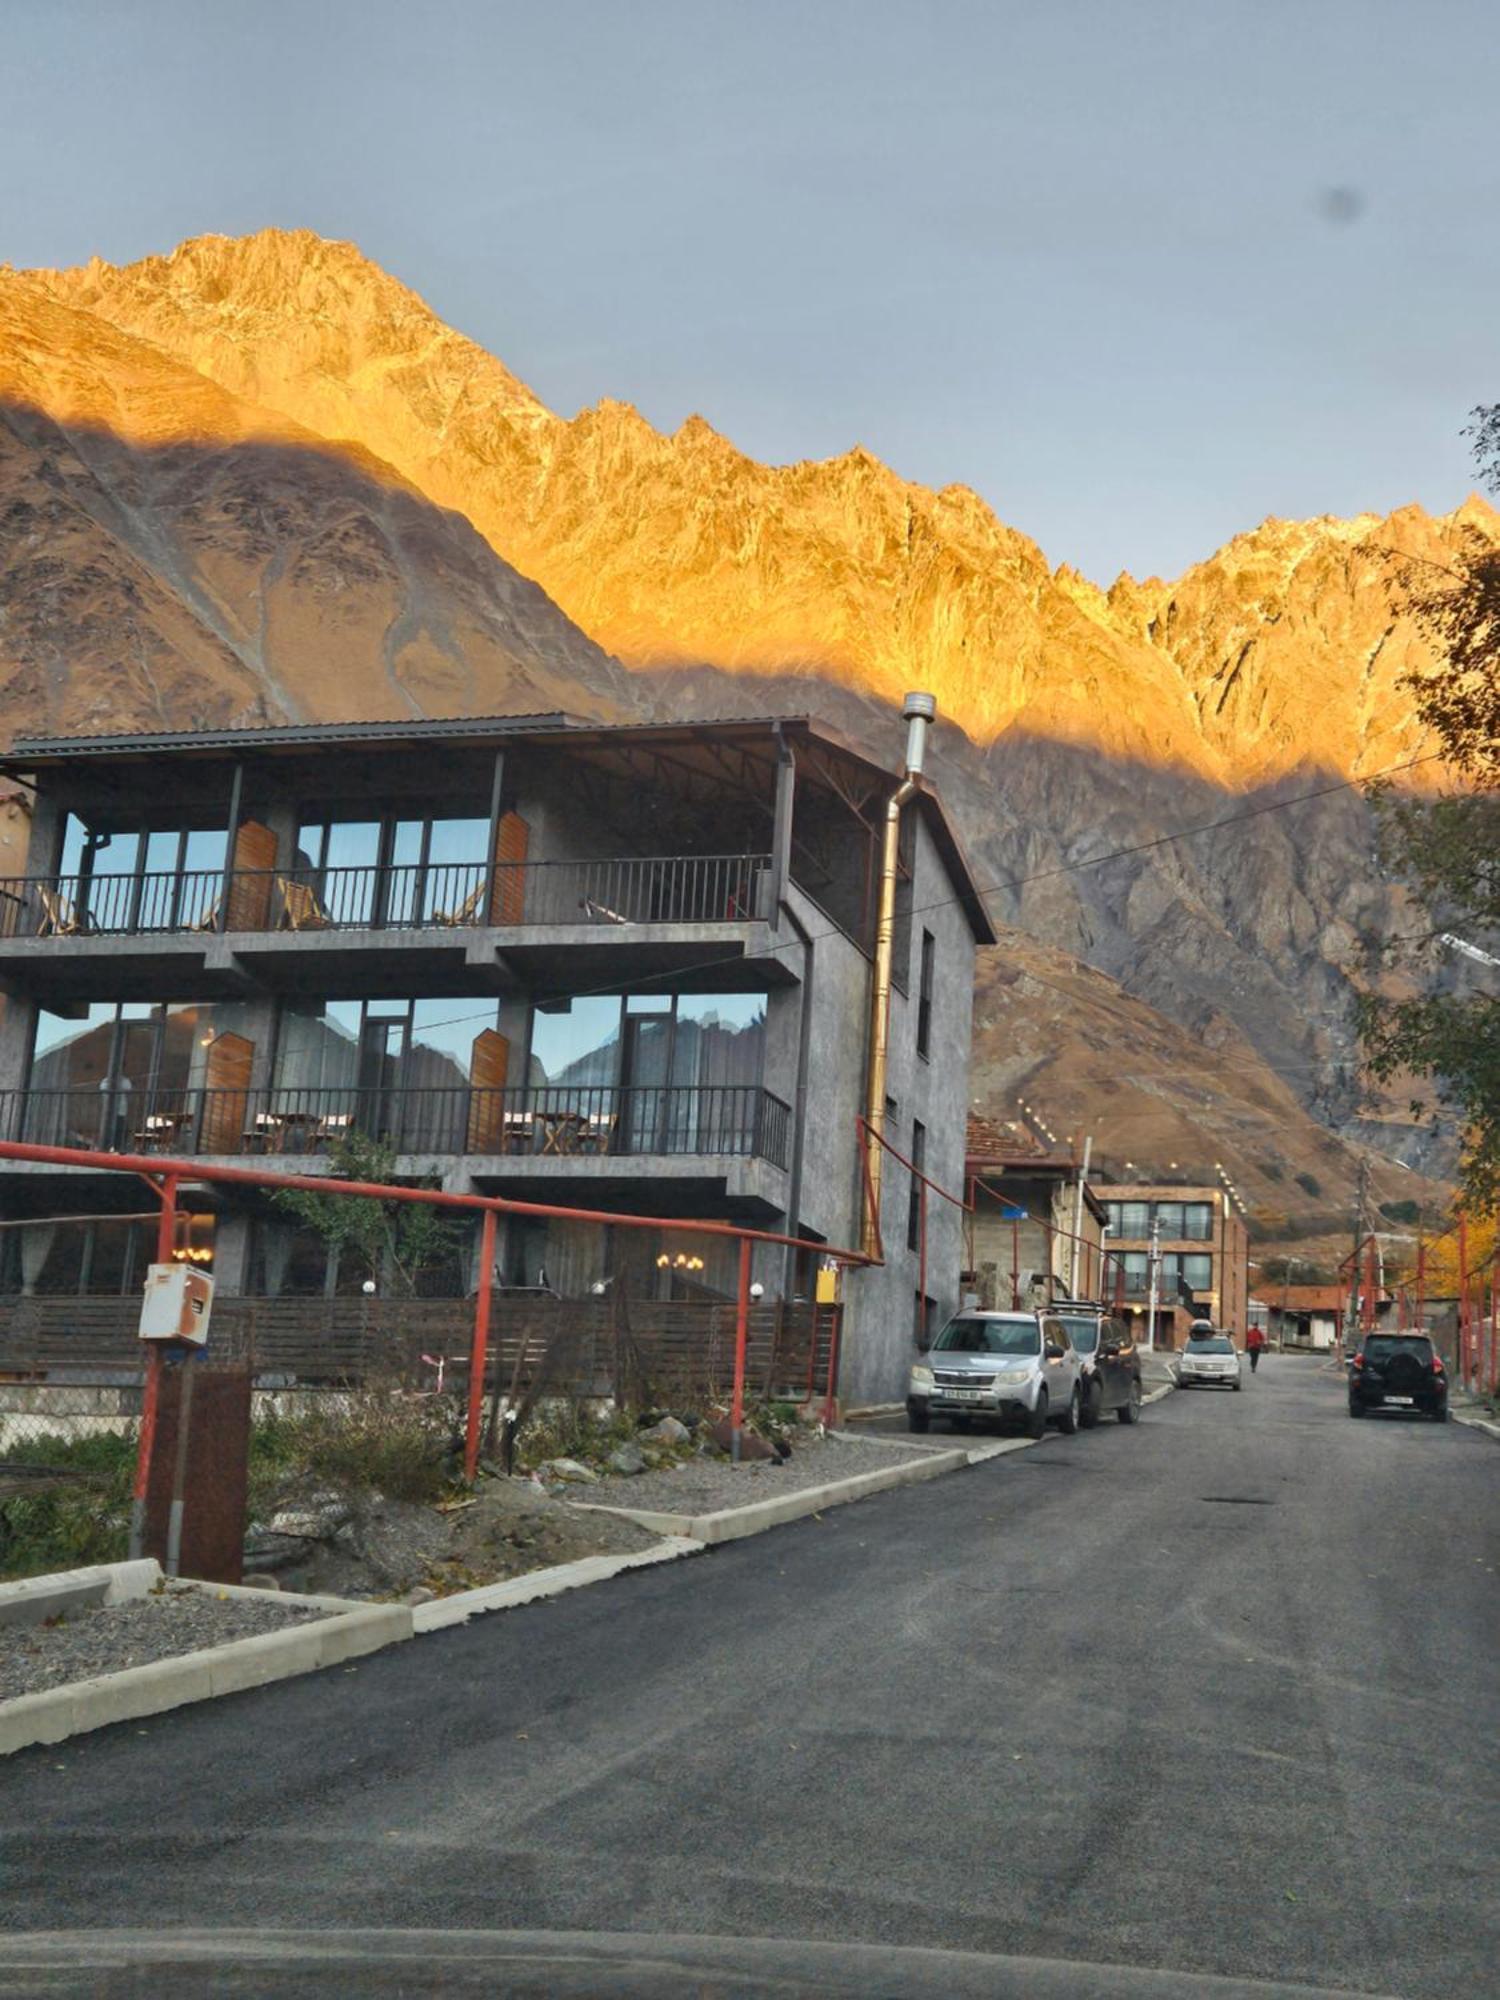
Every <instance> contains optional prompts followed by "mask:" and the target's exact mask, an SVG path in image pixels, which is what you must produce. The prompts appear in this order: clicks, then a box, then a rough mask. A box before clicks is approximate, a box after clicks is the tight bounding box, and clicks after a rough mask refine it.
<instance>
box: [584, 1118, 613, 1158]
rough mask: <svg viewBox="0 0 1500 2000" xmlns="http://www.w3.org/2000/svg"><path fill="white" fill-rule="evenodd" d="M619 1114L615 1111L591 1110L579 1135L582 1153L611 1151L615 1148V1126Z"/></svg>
mask: <svg viewBox="0 0 1500 2000" xmlns="http://www.w3.org/2000/svg"><path fill="white" fill-rule="evenodd" d="M618 1122H619V1115H618V1113H616V1112H614V1111H591V1112H590V1113H589V1115H588V1117H587V1118H586V1119H585V1120H584V1124H583V1129H582V1131H581V1132H580V1133H579V1135H578V1150H579V1152H581V1153H609V1152H613V1150H614V1143H615V1126H616V1124H617V1123H618Z"/></svg>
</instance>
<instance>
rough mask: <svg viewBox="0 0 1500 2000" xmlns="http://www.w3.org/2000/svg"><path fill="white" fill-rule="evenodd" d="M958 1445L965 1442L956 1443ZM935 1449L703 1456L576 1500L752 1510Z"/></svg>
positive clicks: (837, 1442)
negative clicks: (734, 1461)
mask: <svg viewBox="0 0 1500 2000" xmlns="http://www.w3.org/2000/svg"><path fill="white" fill-rule="evenodd" d="M953 1442H954V1444H955V1445H958V1444H962V1443H963V1442H965V1440H963V1439H960V1438H955V1439H954V1441H953ZM929 1451H930V1447H928V1448H924V1447H922V1446H920V1445H919V1446H916V1447H914V1448H911V1449H906V1448H902V1447H899V1446H896V1445H894V1444H892V1443H891V1442H890V1441H889V1440H886V1439H882V1440H881V1441H880V1442H879V1443H875V1442H874V1441H869V1442H867V1441H866V1440H865V1439H863V1438H859V1439H855V1438H833V1437H830V1438H823V1439H820V1440H816V1441H812V1442H809V1443H806V1444H801V1443H799V1444H797V1445H794V1446H793V1449H792V1455H791V1457H790V1458H789V1459H786V1460H784V1461H776V1460H771V1459H755V1460H753V1461H751V1462H750V1463H749V1464H746V1465H731V1464H730V1463H729V1461H728V1460H727V1459H717V1458H700V1459H693V1460H690V1461H689V1462H688V1463H687V1464H686V1465H679V1466H676V1467H674V1469H673V1470H672V1471H670V1472H642V1473H638V1474H637V1475H636V1477H635V1478H633V1479H618V1478H616V1479H601V1480H600V1481H599V1483H598V1484H597V1485H596V1486H587V1487H579V1488H577V1489H576V1493H575V1495H574V1497H575V1498H577V1499H579V1500H582V1501H583V1502H585V1503H586V1504H594V1503H597V1504H598V1505H600V1506H603V1507H649V1508H651V1509H653V1510H655V1511H659V1512H661V1513H664V1514H713V1513H717V1512H718V1511H719V1509H720V1508H723V1507H750V1506H753V1505H754V1504H755V1503H756V1502H757V1501H759V1500H774V1499H775V1498H776V1496H777V1494H778V1493H794V1492H796V1491H798V1490H799V1489H800V1488H802V1487H804V1486H821V1485H822V1484H823V1482H824V1481H825V1480H830V1479H856V1478H858V1477H859V1475H860V1474H861V1473H863V1472H880V1471H883V1470H885V1469H886V1468H888V1467H890V1466H893V1465H899V1464H901V1463H902V1462H903V1461H904V1460H906V1459H911V1458H925V1457H927V1456H928V1455H929Z"/></svg>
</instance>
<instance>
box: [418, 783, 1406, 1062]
mask: <svg viewBox="0 0 1500 2000" xmlns="http://www.w3.org/2000/svg"><path fill="white" fill-rule="evenodd" d="M1440 762H1442V753H1441V752H1440V751H1436V750H1433V751H1428V752H1425V753H1424V754H1423V755H1422V756H1420V757H1409V758H1407V759H1406V760H1405V761H1404V762H1403V763H1400V764H1388V765H1386V766H1385V767H1384V768H1383V769H1382V770H1379V771H1371V772H1369V773H1368V774H1367V775H1366V776H1364V777H1360V778H1341V779H1339V780H1338V781H1337V782H1335V783H1333V784H1328V785H1318V786H1315V787H1314V788H1313V789H1312V790H1311V791H1306V792H1298V793H1296V794H1295V795H1294V796H1293V797H1291V798H1287V799H1270V800H1267V801H1266V802H1265V803H1264V804H1263V805H1258V806H1247V807H1246V808H1245V810H1244V811H1243V812H1236V813H1226V814H1225V815H1224V816H1223V817H1222V818H1220V819H1213V820H1205V821H1204V822H1203V823H1202V824H1201V825H1198V826H1187V827H1181V828H1179V829H1178V831H1177V832H1175V833H1163V834H1157V835H1155V836H1154V837H1153V838H1152V839H1150V840H1139V841H1135V842H1133V843H1132V844H1131V845H1130V846H1128V847H1116V848H1111V849H1110V850H1109V852H1108V853H1106V854H1096V855H1093V856H1091V857H1090V858H1089V859H1088V860H1086V861H1064V862H1060V863H1058V864H1057V865H1056V866H1055V867H1051V868H1039V869H1036V870H1034V871H1033V873H1031V874H1030V875H1017V876H1013V877H1012V878H1010V879H1009V880H1008V881H1003V882H991V883H989V884H988V885H987V886H985V887H977V888H976V892H975V893H976V894H977V895H978V896H979V897H980V898H981V900H987V899H988V898H989V897H991V896H999V895H1004V894H1008V893H1010V892H1011V891H1013V890H1016V889H1025V888H1029V887H1030V885H1031V884H1032V883H1033V882H1046V881H1051V880H1053V879H1055V878H1056V877H1057V876H1059V875H1077V874H1082V873H1083V871H1084V870H1085V869H1089V868H1102V867H1104V866H1105V865H1106V864H1107V863H1108V862H1111V861H1123V860H1128V859H1129V858H1130V857H1131V856H1132V855H1136V854H1146V853H1150V852H1151V851H1152V850H1153V849H1155V848H1159V847H1170V846H1172V845H1173V843H1174V842H1176V841H1179V840H1194V839H1196V838H1197V837H1198V836H1199V835H1200V834H1205V833H1218V832H1220V831H1221V830H1222V829H1223V828H1224V827H1227V826H1238V825H1241V824H1243V823H1244V822H1245V821H1246V820H1252V819H1261V818H1264V817H1266V816H1267V815H1268V814H1271V813H1278V812H1290V811H1291V809H1292V808H1293V807H1294V806H1300V805H1307V804H1309V803H1310V802H1311V801H1312V800H1314V799H1326V798H1331V797H1332V796H1333V795H1334V794H1335V793H1337V792H1347V791H1354V790H1356V789H1358V788H1359V787H1361V786H1364V785H1369V784H1373V783H1374V782H1375V780H1376V779H1377V778H1393V777H1396V776H1397V775H1398V774H1399V773H1401V772H1402V771H1412V770H1415V769H1416V768H1417V766H1418V765H1419V764H1432V763H1440ZM963 901H964V898H963V897H962V896H961V895H949V896H939V897H936V898H934V900H933V901H932V902H930V903H921V904H918V905H916V906H915V907H914V908H913V909H912V910H911V911H910V912H909V913H908V914H909V915H910V916H913V917H920V916H926V915H927V914H928V913H929V912H930V911H933V910H942V909H950V908H952V907H953V906H954V905H955V904H958V903H962V902H963ZM847 936H848V932H847V931H845V930H843V929H842V928H841V927H840V926H839V925H838V924H832V923H831V924H829V926H828V927H827V929H826V930H821V931H811V932H809V934H808V939H807V942H808V943H812V944H817V943H820V942H821V941H822V940H823V939H825V938H832V937H847ZM803 948H804V947H803V940H802V939H801V938H800V937H797V938H790V939H788V940H787V942H786V943H785V944H781V945H772V946H771V948H770V949H769V950H768V951H764V952H761V953H760V954H759V956H760V957H761V958H762V959H765V958H779V957H780V956H781V955H782V954H783V953H784V952H789V951H801V950H802V949H803ZM724 963H725V961H724V960H723V958H705V959H699V960H698V961H696V962H695V963H689V964H687V965H678V966H673V967H672V968H671V970H670V971H667V972H658V973H648V974H646V975H645V977H644V978H643V979H641V980H640V981H637V982H635V983H636V984H638V985H641V986H646V985H650V984H653V983H655V982H656V981H659V980H662V979H682V978H686V977H691V976H692V974H693V973H695V972H712V971H717V970H718V969H719V968H720V967H722V966H723V964H724ZM1079 963H1080V964H1086V961H1084V960H1080V961H1079ZM1088 969H1089V970H1090V971H1096V970H1097V967H1089V968H1088ZM1028 976H1031V975H1029V974H1028ZM1102 976H1103V977H1105V978H1107V977H1108V976H1109V975H1108V974H1104V975H1102ZM1042 983H1043V984H1044V985H1045V984H1048V983H1049V982H1047V981H1045V980H1044V981H1043V982H1042ZM620 990H621V989H620V982H619V981H618V980H609V981H607V982H605V983H604V984H602V985H599V986H591V987H583V988H575V989H571V990H569V991H568V992H559V993H552V994H548V995H546V996H545V997H546V998H547V999H557V1000H567V999H573V1000H589V999H594V998H596V997H599V996H603V995H607V994H614V993H618V992H619V991H620ZM1124 990H1125V989H1124V988H1123V987H1122V988H1121V991H1122V992H1123V991H1124ZM493 1013H494V1009H493V1008H489V1009H485V1010H483V1011H481V1012H477V1013H470V1014H457V1015H454V1016H453V1017H452V1018H451V1019H450V1020H447V1021H434V1022H431V1023H429V1026H430V1027H434V1028H448V1027H458V1026H462V1025H463V1024H465V1023H467V1022H469V1021H482V1020H485V1019H486V1018H489V1017H490V1016H492V1015H493ZM1267 1067H1268V1068H1272V1067H1273V1065H1270V1064H1267Z"/></svg>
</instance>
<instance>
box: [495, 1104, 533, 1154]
mask: <svg viewBox="0 0 1500 2000" xmlns="http://www.w3.org/2000/svg"><path fill="white" fill-rule="evenodd" d="M500 1150H501V1152H502V1153H531V1152H535V1150H536V1114H535V1112H532V1111H507V1112H505V1113H504V1115H503V1116H502V1118H501V1121H500Z"/></svg>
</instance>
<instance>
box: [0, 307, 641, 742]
mask: <svg viewBox="0 0 1500 2000" xmlns="http://www.w3.org/2000/svg"><path fill="white" fill-rule="evenodd" d="M0 635H3V636H0V694H3V713H4V717H5V727H6V733H7V735H12V734H20V733H22V732H24V731H28V730H34V729H49V730H56V731H69V732H79V731H86V730H100V729H109V728H112V727H116V726H120V727H124V726H141V725H145V726H157V725H159V726H162V727H169V726H172V727H175V726H179V725H180V724H181V723H182V722H183V721H184V720H187V719H190V718H191V719H196V720H201V721H203V722H207V723H230V722H257V721H310V720H317V719H319V718H331V717H336V716H340V715H343V714H345V713H358V714H361V715H368V716H374V717H380V716H401V715H409V714H419V715H420V714H425V715H445V714H452V713H454V712H458V711H462V710H465V709H469V710H480V711H483V710H496V709H499V710H512V709H527V708H532V709H538V708H555V707H557V706H560V705H561V706H567V707H571V708H578V709H582V710H583V711H585V712H588V713H593V714H600V715H605V714H614V713H619V712H620V707H621V702H622V698H623V700H624V701H626V702H628V700H629V689H628V682H627V679H626V677H625V676H624V675H623V674H622V673H621V671H620V669H619V667H618V666H617V665H616V664H615V662H613V661H612V660H610V659H609V658H608V656H607V655H606V654H605V653H603V652H602V651H601V649H600V648H599V647H598V646H596V645H595V644H593V642H592V641H590V640H588V639H586V638H585V637H584V635H583V634H582V633H581V632H579V631H578V630H577V628H576V627H575V626H573V625H571V624H570V623H569V621H568V620H567V619H566V618H565V617H564V616H563V615H562V613H561V612H560V611H559V610H558V609H557V607H556V605H554V604H552V603H551V602H550V601H549V599H548V598H547V597H546V596H545V594H544V593H543V592H542V591H541V590H540V589H539V588H538V587H537V586H536V585H535V584H534V583H532V582H530V581H529V580H527V579H526V578H524V577H522V576H519V575H518V574H517V573H516V572H515V571H514V570H513V569H511V568H510V567H509V566H508V565H506V564H505V563H503V562H502V561H501V560H500V559H499V558H498V557H497V556H496V555H495V553H494V551H493V550H492V549H491V548H490V547H489V546H488V544H487V543H485V542H484V541H483V540H482V539H481V538H480V536H479V535H477V534H476V533H475V531H474V529H473V528H472V527H471V526H470V524H469V523H468V522H467V521H466V520H465V519H464V518H463V516H462V515H460V514H456V513H453V512H451V511H449V510H445V509H441V508H438V507H435V506H434V505H433V504H432V502H431V501H430V500H428V499H426V498H425V497H424V496H423V495H422V494H421V493H420V492H419V491H418V490H417V489H416V488H415V487H413V486H412V485H411V484H410V482H409V481H407V480H406V479H404V478H403V477H402V476H401V475H400V474H399V473H398V472H396V471H394V470H393V469H392V468H391V467H390V466H388V465H386V464H384V463H382V462H381V461H380V460H379V459H378V458H376V457H375V456H374V455H373V454H372V453H371V452H369V451H368V450H366V449H365V448H364V447H363V446H361V445H358V444H355V443H351V442H347V441H346V442H343V443H341V444H340V445H339V446H337V447H336V448H333V449H330V447H329V445H328V443H327V441H326V440H324V439H322V438H319V437H316V436H314V435H313V434H312V433H311V432H308V431H306V430H304V429H303V428H302V427H301V426H300V425H298V424H297V423H296V422H295V421H294V420H292V419H289V418H287V417H286V416H285V415H284V414H282V413H281V412H278V411H275V410H271V409H268V408H267V407H265V406H264V405H259V404H254V403H249V402H246V401H245V400H244V399H242V398H240V397H237V396H235V395H233V394H232V393H229V392H227V391H225V390H224V389H223V388H222V387H220V386H219V385H218V384H217V383H215V382H214V381H212V380H211V379H210V378H209V377H207V376H205V375H203V374H201V373H199V372H197V371H195V370H193V369H191V368H188V367H186V366H184V365H183V364H182V363H181V362H179V361H177V360H176V359H174V358H173V357H171V356H169V355H168V354H166V353H164V352H163V351H162V350H161V349H160V348H158V347H155V346H152V345H150V344H149V343H147V342H145V341H142V340H139V339H136V338H134V337H133V336H131V335H129V334H127V333H123V332H121V331H120V330H119V329H117V328H115V327H113V326H111V325H109V324H108V323H107V322H105V321H102V320H100V319H98V318H97V317H96V316H94V315H91V314H87V313H81V312H78V311H76V310H73V309H71V308H69V307H67V306H65V305H62V304H60V303H59V302H58V301H57V300H56V299H54V298H52V297H49V296H48V295H47V294H46V293H45V292H43V291H40V290H38V289H36V288H35V287H33V286H30V285H28V284H26V283H24V282H23V281H20V280H17V279H15V278H14V277H11V278H8V279H5V280H3V281H0Z"/></svg>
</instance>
